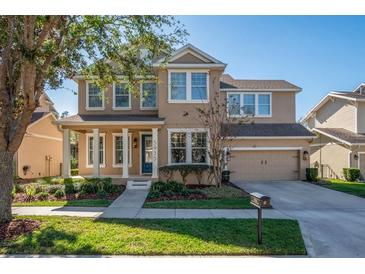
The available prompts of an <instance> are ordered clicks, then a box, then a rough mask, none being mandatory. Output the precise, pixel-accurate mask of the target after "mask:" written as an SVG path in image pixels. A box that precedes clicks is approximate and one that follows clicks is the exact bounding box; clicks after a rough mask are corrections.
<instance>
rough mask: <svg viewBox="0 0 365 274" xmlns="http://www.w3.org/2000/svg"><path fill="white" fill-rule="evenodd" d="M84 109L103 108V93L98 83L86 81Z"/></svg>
mask: <svg viewBox="0 0 365 274" xmlns="http://www.w3.org/2000/svg"><path fill="white" fill-rule="evenodd" d="M86 109H89V110H103V109H104V93H103V92H102V90H101V88H100V87H99V86H98V85H96V84H95V83H92V82H86Z"/></svg>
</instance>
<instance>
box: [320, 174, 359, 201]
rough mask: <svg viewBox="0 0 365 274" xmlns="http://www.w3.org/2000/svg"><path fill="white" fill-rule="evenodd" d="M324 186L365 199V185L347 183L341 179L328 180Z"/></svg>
mask: <svg viewBox="0 0 365 274" xmlns="http://www.w3.org/2000/svg"><path fill="white" fill-rule="evenodd" d="M322 186H324V187H327V188H330V189H333V190H337V191H341V192H345V193H348V194H352V195H355V196H359V197H362V198H365V183H357V182H347V181H343V180H339V179H326V180H325V184H323V185H322Z"/></svg>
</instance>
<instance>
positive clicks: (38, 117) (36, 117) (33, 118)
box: [30, 111, 50, 124]
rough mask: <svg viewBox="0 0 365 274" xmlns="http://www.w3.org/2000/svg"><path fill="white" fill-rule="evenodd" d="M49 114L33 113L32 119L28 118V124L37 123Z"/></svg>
mask: <svg viewBox="0 0 365 274" xmlns="http://www.w3.org/2000/svg"><path fill="white" fill-rule="evenodd" d="M49 113H50V112H44V111H39V112H33V114H32V118H30V123H31V124H32V123H34V122H36V121H38V120H39V119H41V118H42V117H44V116H46V115H47V114H49Z"/></svg>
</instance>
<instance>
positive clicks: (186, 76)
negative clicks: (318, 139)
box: [59, 44, 313, 180]
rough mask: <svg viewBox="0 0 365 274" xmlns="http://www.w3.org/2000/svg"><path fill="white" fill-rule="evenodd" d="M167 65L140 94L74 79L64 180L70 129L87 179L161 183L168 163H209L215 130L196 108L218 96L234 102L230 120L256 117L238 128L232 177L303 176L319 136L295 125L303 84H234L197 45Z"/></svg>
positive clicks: (66, 130)
mask: <svg viewBox="0 0 365 274" xmlns="http://www.w3.org/2000/svg"><path fill="white" fill-rule="evenodd" d="M162 61H163V60H162V59H161V60H158V61H156V63H155V64H154V67H155V68H156V79H157V80H156V81H141V82H140V83H139V87H138V88H139V90H140V92H139V94H138V95H137V96H136V95H135V94H131V92H130V91H129V90H128V88H127V85H126V83H124V82H123V81H120V82H118V83H113V84H112V85H110V86H109V87H108V88H107V89H106V90H104V92H102V90H100V88H98V87H97V86H96V85H95V84H93V82H92V81H90V80H88V79H84V78H83V77H82V76H79V77H77V78H76V79H75V80H76V81H77V83H78V96H79V105H78V107H79V109H78V114H77V115H74V116H71V117H68V118H66V119H61V120H60V121H59V124H60V125H61V126H62V129H63V130H64V163H65V164H64V172H63V173H64V176H69V174H70V173H69V164H68V163H69V131H70V130H74V131H77V132H78V133H79V134H80V141H79V174H80V175H88V176H116V177H121V178H124V179H126V180H127V179H128V178H129V180H131V178H132V179H133V178H140V177H141V176H145V177H144V178H146V177H147V178H150V179H153V180H156V179H158V178H159V177H160V174H159V167H161V166H165V165H175V164H184V163H189V164H201V163H209V159H208V154H207V149H208V147H209V143H208V141H209V138H208V134H209V132H208V131H207V129H205V128H202V126H201V123H200V122H199V120H198V119H197V111H196V108H197V107H198V106H204V105H205V104H209V103H210V101H211V99H212V98H213V96H215V94H217V93H218V94H219V96H220V100H225V99H227V100H228V101H229V102H230V106H229V109H227V115H232V116H235V117H239V116H245V115H247V114H250V115H253V120H252V123H250V124H249V125H248V124H247V125H240V124H235V125H234V127H233V130H232V131H233V135H234V141H233V142H232V147H231V151H230V157H229V158H230V159H231V160H230V161H229V162H228V168H229V169H230V170H231V171H232V180H297V179H300V178H303V176H304V169H305V168H306V167H308V166H309V159H308V154H309V141H310V140H311V139H312V138H313V134H312V133H311V132H309V131H308V130H307V129H305V128H304V127H303V126H302V125H299V124H297V123H296V122H295V95H296V94H297V93H298V92H300V91H301V89H300V88H299V87H297V86H295V85H293V84H291V83H289V82H287V81H284V80H235V79H233V78H232V77H231V76H229V75H225V74H224V70H225V68H226V64H224V63H222V62H221V61H219V60H217V59H216V58H214V57H212V56H210V55H209V54H207V53H205V52H203V51H201V50H200V49H197V48H196V47H194V46H192V45H190V44H188V45H186V46H184V47H182V48H180V49H179V50H177V51H175V52H174V53H173V54H172V56H170V57H169V59H168V62H167V64H166V65H164V66H160V62H162ZM177 179H178V178H177Z"/></svg>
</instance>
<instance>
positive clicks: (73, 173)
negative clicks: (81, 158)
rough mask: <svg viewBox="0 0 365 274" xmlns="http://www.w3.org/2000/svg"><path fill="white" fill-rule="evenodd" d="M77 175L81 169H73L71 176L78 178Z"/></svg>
mask: <svg viewBox="0 0 365 274" xmlns="http://www.w3.org/2000/svg"><path fill="white" fill-rule="evenodd" d="M77 175H79V169H78V168H73V169H71V176H77Z"/></svg>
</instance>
